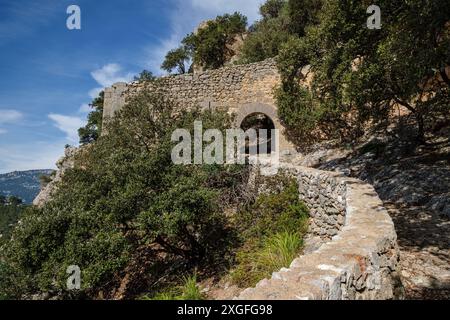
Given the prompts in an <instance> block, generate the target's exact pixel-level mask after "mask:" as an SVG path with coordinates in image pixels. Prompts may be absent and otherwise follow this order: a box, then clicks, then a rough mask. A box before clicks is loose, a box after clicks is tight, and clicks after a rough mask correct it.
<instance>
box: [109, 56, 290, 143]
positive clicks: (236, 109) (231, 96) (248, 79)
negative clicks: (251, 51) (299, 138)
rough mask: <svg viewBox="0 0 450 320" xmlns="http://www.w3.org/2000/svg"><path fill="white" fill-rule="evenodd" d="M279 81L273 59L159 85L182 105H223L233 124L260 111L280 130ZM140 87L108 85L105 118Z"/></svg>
mask: <svg viewBox="0 0 450 320" xmlns="http://www.w3.org/2000/svg"><path fill="white" fill-rule="evenodd" d="M279 83H280V75H279V73H278V69H277V65H276V61H275V59H268V60H265V61H262V62H258V63H252V64H247V65H233V66H228V67H224V68H221V69H217V70H209V71H205V72H201V73H198V74H185V75H175V76H167V77H163V78H160V79H159V80H158V85H159V86H161V87H162V88H164V90H165V92H166V93H167V94H168V95H169V96H170V97H171V98H173V99H174V100H176V101H177V102H179V104H180V106H181V107H183V108H187V109H189V108H192V107H197V106H199V107H202V108H213V109H214V108H219V107H220V108H225V109H226V110H228V112H229V113H232V114H235V115H236V116H237V117H236V118H237V119H238V120H237V123H236V126H239V125H240V123H239V121H242V120H243V119H244V118H245V117H246V116H248V115H250V114H252V113H254V112H262V113H265V114H267V115H268V116H269V117H270V118H271V119H272V121H273V122H274V124H275V128H277V129H280V130H282V131H283V130H284V128H283V127H282V125H281V123H280V121H279V118H278V114H277V107H276V103H275V99H274V95H273V92H274V88H275V87H276V86H277V85H278V84H279ZM147 85H148V84H147ZM143 87H144V84H142V83H131V84H126V83H117V84H115V85H113V86H112V87H110V88H107V89H106V90H105V104H104V113H103V116H104V117H103V118H104V120H106V121H107V119H109V118H111V117H113V116H114V113H115V112H116V111H118V110H120V108H121V107H122V106H123V105H124V104H125V101H126V97H127V96H128V95H130V94H131V93H133V92H137V91H138V90H141V89H142V88H143ZM150 87H151V86H150ZM280 140H281V141H280V147H281V151H282V152H289V151H294V149H295V148H294V147H293V145H291V144H290V143H289V142H287V140H286V139H285V137H284V135H283V134H281V137H280Z"/></svg>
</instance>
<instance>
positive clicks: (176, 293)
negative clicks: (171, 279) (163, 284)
mask: <svg viewBox="0 0 450 320" xmlns="http://www.w3.org/2000/svg"><path fill="white" fill-rule="evenodd" d="M142 300H156V301H164V300H170V301H174V300H189V301H198V300H205V296H204V295H203V294H202V293H201V291H200V288H199V286H198V284H197V276H196V275H195V274H194V275H193V276H191V277H184V278H183V280H182V284H181V285H179V286H174V287H172V288H166V289H165V291H164V292H160V293H158V294H156V295H154V296H153V297H149V296H144V297H143V298H142Z"/></svg>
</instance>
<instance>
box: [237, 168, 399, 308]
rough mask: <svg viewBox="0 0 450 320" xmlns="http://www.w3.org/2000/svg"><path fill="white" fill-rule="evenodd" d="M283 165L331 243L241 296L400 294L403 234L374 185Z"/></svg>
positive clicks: (320, 233) (314, 222)
mask: <svg viewBox="0 0 450 320" xmlns="http://www.w3.org/2000/svg"><path fill="white" fill-rule="evenodd" d="M283 168H284V169H285V170H287V171H288V172H290V173H291V174H292V175H294V176H296V177H297V179H298V182H299V188H300V194H301V197H302V198H303V200H304V201H305V202H306V203H307V205H308V207H309V208H310V210H311V220H312V227H311V231H312V233H313V234H315V235H318V236H321V237H322V238H323V239H329V240H330V241H328V242H326V243H325V244H323V245H322V246H321V247H320V248H319V249H318V250H316V251H314V252H311V253H309V254H305V255H303V256H301V257H299V258H297V259H296V260H294V261H293V262H292V264H291V266H290V268H289V269H282V270H280V271H279V272H275V273H274V274H273V275H272V278H271V279H265V280H263V281H261V282H260V283H258V285H257V286H256V288H250V289H247V290H245V291H243V292H242V293H241V294H240V295H239V297H238V299H244V300H274V299H283V300H295V299H300V300H309V299H311V300H322V299H326V300H341V299H344V300H350V299H395V298H400V297H401V296H402V290H401V283H400V281H399V276H398V274H399V271H400V270H399V250H398V246H397V235H396V233H395V229H394V224H393V222H392V220H391V218H390V217H389V214H388V213H387V211H386V209H385V208H384V207H383V203H382V202H381V200H380V199H379V197H378V195H377V194H376V192H375V191H374V189H373V187H372V186H370V185H368V184H365V183H363V182H362V181H359V180H356V179H351V178H347V177H344V176H340V175H339V174H336V173H331V172H324V171H318V170H315V169H310V168H304V167H298V166H293V165H283Z"/></svg>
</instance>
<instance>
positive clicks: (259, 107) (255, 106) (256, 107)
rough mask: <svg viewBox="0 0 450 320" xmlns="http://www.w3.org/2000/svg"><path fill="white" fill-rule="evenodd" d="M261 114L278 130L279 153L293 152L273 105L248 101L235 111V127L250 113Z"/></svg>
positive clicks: (240, 124) (293, 149) (239, 126)
mask: <svg viewBox="0 0 450 320" xmlns="http://www.w3.org/2000/svg"><path fill="white" fill-rule="evenodd" d="M254 114H263V115H265V116H266V117H268V118H269V119H270V120H271V122H272V123H273V126H274V128H275V129H278V130H279V133H280V135H279V151H280V154H282V155H286V154H292V153H295V148H294V146H293V145H292V144H291V143H290V142H288V141H287V139H286V137H285V136H284V127H283V126H282V124H281V122H280V119H279V118H278V112H277V108H276V107H275V106H272V105H269V104H264V103H248V104H244V105H242V106H240V107H239V109H238V110H237V112H236V118H235V127H237V128H241V126H242V123H243V122H244V121H245V119H246V118H248V117H249V116H251V115H254Z"/></svg>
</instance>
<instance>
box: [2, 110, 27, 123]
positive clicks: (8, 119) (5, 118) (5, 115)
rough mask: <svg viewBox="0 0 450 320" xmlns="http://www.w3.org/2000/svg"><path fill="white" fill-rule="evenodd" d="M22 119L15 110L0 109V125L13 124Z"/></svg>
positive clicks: (19, 113) (21, 115)
mask: <svg viewBox="0 0 450 320" xmlns="http://www.w3.org/2000/svg"><path fill="white" fill-rule="evenodd" d="M22 118H23V114H22V113H21V112H19V111H17V110H11V109H0V124H5V123H15V122H17V121H19V120H21V119H22Z"/></svg>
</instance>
